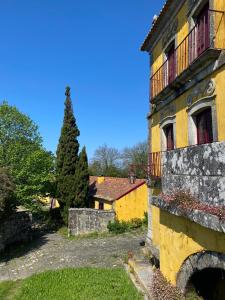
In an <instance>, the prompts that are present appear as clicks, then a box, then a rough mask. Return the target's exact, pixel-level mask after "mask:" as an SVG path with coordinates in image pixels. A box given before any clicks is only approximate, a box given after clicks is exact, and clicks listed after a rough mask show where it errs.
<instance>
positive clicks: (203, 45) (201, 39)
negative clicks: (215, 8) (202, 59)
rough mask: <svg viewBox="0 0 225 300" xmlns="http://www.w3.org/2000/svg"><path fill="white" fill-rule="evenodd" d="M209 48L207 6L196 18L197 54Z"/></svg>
mask: <svg viewBox="0 0 225 300" xmlns="http://www.w3.org/2000/svg"><path fill="white" fill-rule="evenodd" d="M208 47H209V4H207V5H206V6H205V7H204V8H203V10H202V11H201V13H200V14H199V15H198V18H197V54H198V56H199V55H201V54H202V53H203V52H204V51H205V50H206V49H207V48H208Z"/></svg>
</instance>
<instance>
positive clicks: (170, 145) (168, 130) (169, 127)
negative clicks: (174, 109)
mask: <svg viewBox="0 0 225 300" xmlns="http://www.w3.org/2000/svg"><path fill="white" fill-rule="evenodd" d="M160 128H161V150H162V151H169V150H174V149H175V148H176V117H175V116H171V117H166V118H165V119H164V120H163V121H162V122H161V123H160Z"/></svg>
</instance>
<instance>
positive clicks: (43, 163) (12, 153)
mask: <svg viewBox="0 0 225 300" xmlns="http://www.w3.org/2000/svg"><path fill="white" fill-rule="evenodd" d="M0 166H1V167H7V168H8V169H9V170H10V173H11V175H12V177H13V180H14V182H15V185H16V196H17V198H18V200H19V202H20V203H21V204H24V205H25V206H27V205H28V204H30V203H32V202H31V201H32V199H34V198H37V197H38V196H41V195H43V194H45V193H46V192H48V191H47V190H46V187H47V186H48V187H49V182H51V181H53V180H54V179H53V178H54V157H53V155H52V153H50V152H47V151H46V150H45V149H44V148H43V147H42V139H41V136H40V134H39V132H38V127H37V125H36V124H35V123H34V122H33V121H32V120H31V119H30V118H29V117H28V116H27V115H25V114H23V113H21V112H20V111H19V110H18V109H17V108H16V107H14V106H10V105H8V103H7V102H3V104H1V105H0Z"/></svg>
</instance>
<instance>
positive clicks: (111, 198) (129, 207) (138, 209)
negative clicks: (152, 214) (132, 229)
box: [90, 176, 148, 221]
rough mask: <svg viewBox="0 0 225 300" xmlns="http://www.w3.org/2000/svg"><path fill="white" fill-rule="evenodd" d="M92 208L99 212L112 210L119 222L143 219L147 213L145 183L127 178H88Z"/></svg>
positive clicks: (146, 189) (141, 180)
mask: <svg viewBox="0 0 225 300" xmlns="http://www.w3.org/2000/svg"><path fill="white" fill-rule="evenodd" d="M90 193H91V197H92V206H93V208H95V209H100V210H114V212H115V217H116V219H117V220H119V221H131V220H132V219H143V218H144V214H145V213H147V211H148V201H147V199H148V188H147V185H146V181H145V180H143V179H136V180H135V182H132V183H131V182H130V181H129V179H128V178H114V177H103V176H101V177H96V176H90Z"/></svg>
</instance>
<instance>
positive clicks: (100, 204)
mask: <svg viewBox="0 0 225 300" xmlns="http://www.w3.org/2000/svg"><path fill="white" fill-rule="evenodd" d="M98 209H100V210H104V203H103V202H99V206H98Z"/></svg>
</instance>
